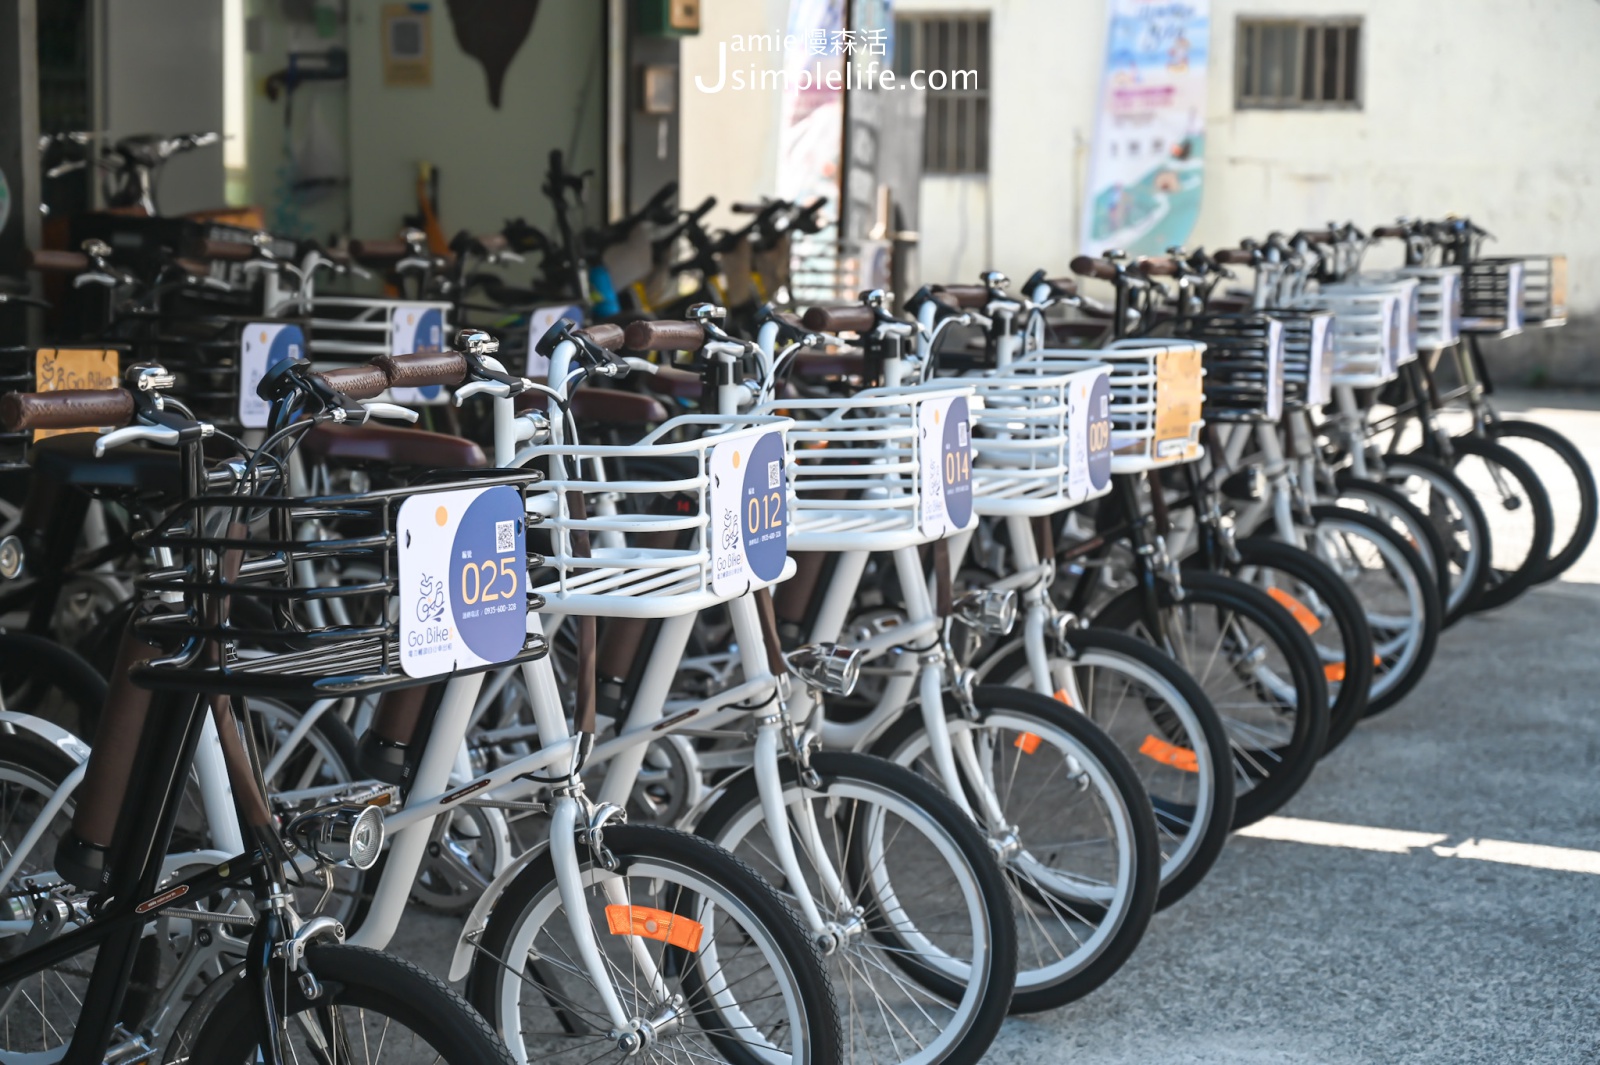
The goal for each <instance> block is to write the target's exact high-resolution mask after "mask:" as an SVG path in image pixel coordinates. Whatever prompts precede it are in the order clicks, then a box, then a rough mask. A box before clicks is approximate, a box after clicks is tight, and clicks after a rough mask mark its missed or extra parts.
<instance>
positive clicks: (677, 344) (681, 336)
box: [623, 322, 706, 351]
mask: <svg viewBox="0 0 1600 1065" xmlns="http://www.w3.org/2000/svg"><path fill="white" fill-rule="evenodd" d="M623 339H624V341H625V342H626V344H627V346H628V347H629V348H631V349H633V350H634V351H699V350H700V349H701V348H702V347H704V346H705V342H706V330H705V327H704V326H702V325H701V324H700V323H699V322H630V323H629V324H628V328H627V330H626V332H625V333H624V334H623Z"/></svg>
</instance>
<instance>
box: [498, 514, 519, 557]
mask: <svg viewBox="0 0 1600 1065" xmlns="http://www.w3.org/2000/svg"><path fill="white" fill-rule="evenodd" d="M494 549H495V553H496V554H504V553H505V552H507V551H515V550H516V549H517V523H516V522H515V521H497V522H495V523H494Z"/></svg>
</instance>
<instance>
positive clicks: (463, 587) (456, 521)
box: [395, 485, 528, 677]
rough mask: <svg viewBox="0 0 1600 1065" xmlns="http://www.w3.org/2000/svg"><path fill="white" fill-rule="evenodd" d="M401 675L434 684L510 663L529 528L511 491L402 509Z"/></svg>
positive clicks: (517, 647) (522, 631)
mask: <svg viewBox="0 0 1600 1065" xmlns="http://www.w3.org/2000/svg"><path fill="white" fill-rule="evenodd" d="M395 535H396V536H398V537H399V541H400V668H401V669H402V670H404V671H405V674H406V676H408V677H436V676H439V675H441V674H444V673H452V672H455V671H456V670H461V669H470V668H472V667H474V666H486V665H493V664H495V663H496V662H504V661H507V660H508V659H510V658H513V657H515V656H516V654H517V653H518V652H519V651H521V650H522V647H523V644H524V643H525V642H526V640H527V632H528V588H527V581H528V552H527V526H526V522H525V520H524V515H523V504H522V493H520V492H518V491H517V490H516V489H515V488H513V487H511V486H510V485H496V486H495V487H493V488H464V489H458V490H456V491H452V492H432V493H428V494H425V495H416V496H412V497H411V498H410V499H408V500H406V501H405V502H404V503H403V504H401V506H400V515H399V518H398V520H397V521H396V525H395Z"/></svg>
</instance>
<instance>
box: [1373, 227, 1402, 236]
mask: <svg viewBox="0 0 1600 1065" xmlns="http://www.w3.org/2000/svg"><path fill="white" fill-rule="evenodd" d="M1372 235H1373V236H1375V237H1404V236H1406V235H1407V234H1406V227H1405V226H1378V227H1377V228H1375V229H1374V230H1373V231H1372Z"/></svg>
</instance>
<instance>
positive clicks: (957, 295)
mask: <svg viewBox="0 0 1600 1065" xmlns="http://www.w3.org/2000/svg"><path fill="white" fill-rule="evenodd" d="M932 291H933V292H936V293H938V294H939V295H941V296H943V297H944V298H945V299H947V300H949V301H950V302H952V303H954V304H955V305H956V306H957V307H962V308H965V309H969V310H975V311H977V310H982V309H983V308H984V306H985V305H986V304H987V303H988V302H989V290H988V289H986V288H984V287H983V286H982V285H934V286H933V289H932Z"/></svg>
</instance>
